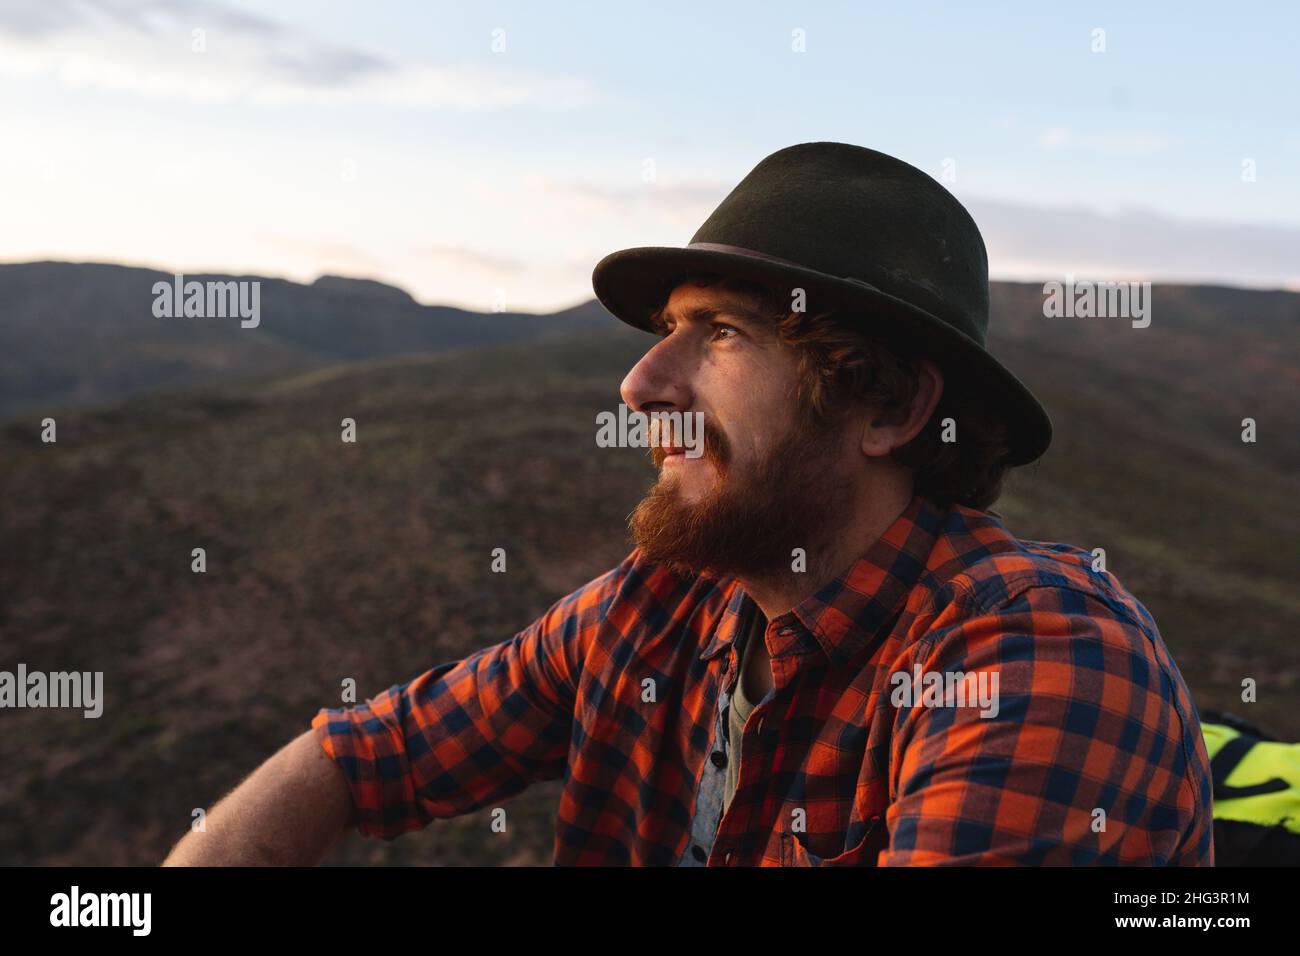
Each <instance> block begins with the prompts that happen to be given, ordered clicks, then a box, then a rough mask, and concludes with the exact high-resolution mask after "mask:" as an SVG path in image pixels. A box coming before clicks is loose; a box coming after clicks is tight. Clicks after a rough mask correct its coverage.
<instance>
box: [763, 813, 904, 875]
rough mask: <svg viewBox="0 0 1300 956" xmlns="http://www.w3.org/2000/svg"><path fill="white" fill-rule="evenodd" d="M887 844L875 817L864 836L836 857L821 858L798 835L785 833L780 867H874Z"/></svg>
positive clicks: (883, 829)
mask: <svg viewBox="0 0 1300 956" xmlns="http://www.w3.org/2000/svg"><path fill="white" fill-rule="evenodd" d="M888 843H889V835H888V833H887V832H886V831H885V828H884V827H883V826H882V825H881V822H880V818H879V817H876V818H875V819H874V820H872V821H871V824H870V825H869V826H868V827H867V832H866V835H865V836H863V838H862V839H861V840H860V841H859V842H858V843H857V845H856V846H853V847H850V848H849V849H847V850H845V851H844V852H843V853H841V854H839V855H838V856H827V857H822V856H818V855H817V854H815V853H813V852H812V851H811V850H809V849H808V847H807V846H805V845H804V842H803V838H802V836H801V835H800V834H798V833H793V832H791V831H788V830H787V831H785V832H783V833H782V834H781V865H782V866H875V865H876V858H877V857H878V856H879V855H880V851H881V850H883V849H885V848H886V847H887V846H888Z"/></svg>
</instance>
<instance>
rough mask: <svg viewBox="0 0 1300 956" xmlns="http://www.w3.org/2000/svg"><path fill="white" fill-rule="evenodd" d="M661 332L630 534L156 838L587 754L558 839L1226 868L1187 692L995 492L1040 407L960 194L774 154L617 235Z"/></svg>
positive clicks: (266, 831)
mask: <svg viewBox="0 0 1300 956" xmlns="http://www.w3.org/2000/svg"><path fill="white" fill-rule="evenodd" d="M593 284H594V287H595V290H596V294H597V296H598V298H599V299H600V300H601V302H602V303H604V304H605V306H606V307H607V308H608V309H609V310H610V311H611V312H612V313H613V314H614V315H616V316H618V317H619V318H621V319H623V320H624V321H627V322H629V323H631V324H633V325H636V326H638V327H640V328H644V329H647V330H650V331H653V332H655V333H656V334H658V335H659V336H660V338H659V340H658V341H657V342H656V343H655V344H654V345H653V347H652V348H650V349H649V351H648V352H647V353H646V354H645V356H644V357H643V358H642V359H641V361H640V362H639V363H638V364H637V365H636V366H635V367H634V368H633V369H632V370H631V371H630V372H629V373H628V375H627V378H626V379H625V380H624V382H623V386H622V394H623V398H624V400H625V401H626V403H627V404H628V405H629V406H630V407H631V408H633V409H634V410H636V411H638V412H642V413H646V414H651V413H656V412H666V413H672V412H678V413H695V412H700V413H702V414H703V417H704V426H705V431H704V438H705V441H704V450H705V453H704V454H703V456H701V457H693V456H688V455H686V454H684V453H683V449H682V448H681V447H671V445H670V446H669V447H658V448H655V450H654V452H653V458H654V461H655V464H656V466H657V467H658V468H659V469H660V477H659V481H658V483H657V484H656V485H655V486H654V487H653V488H652V489H651V491H650V492H649V493H648V495H647V496H646V498H645V499H644V500H643V501H642V502H641V504H640V505H639V506H638V507H637V509H636V511H635V513H634V514H633V515H632V518H631V521H630V524H631V529H632V532H633V537H634V540H635V544H636V547H635V549H634V550H633V551H632V552H631V553H630V554H629V555H628V556H627V558H626V559H625V560H624V561H623V562H622V563H620V564H619V565H618V566H617V567H615V568H613V569H612V570H610V571H609V572H608V573H606V574H604V575H602V576H600V577H598V578H597V579H595V580H593V581H591V582H589V583H588V584H586V585H584V586H583V587H581V588H579V589H578V590H576V591H574V592H573V593H572V594H569V595H567V596H566V597H564V598H562V599H560V600H559V601H558V602H556V604H555V605H554V606H552V607H551V608H550V610H548V611H547V612H546V613H545V614H544V615H542V616H541V617H540V618H539V619H537V620H536V621H534V622H533V623H532V624H531V625H530V626H529V627H527V628H526V629H524V630H523V631H521V632H519V633H518V634H517V635H515V637H514V638H513V639H511V640H507V641H504V642H503V643H499V644H496V645H494V646H491V647H487V648H485V649H483V650H480V651H478V652H476V653H474V654H472V655H470V656H468V657H467V658H465V659H464V660H461V661H454V662H449V663H445V664H442V665H440V666H438V667H435V668H433V669H432V670H430V671H428V672H427V673H425V674H423V675H421V676H419V677H417V678H415V679H414V680H412V681H409V682H408V683H406V684H401V685H397V686H394V687H392V688H390V689H389V690H388V691H386V692H385V693H383V694H381V695H380V696H379V697H377V698H375V699H374V700H370V701H368V702H367V703H366V704H364V705H361V706H357V707H350V708H332V709H323V710H321V711H320V712H319V713H318V714H317V715H316V717H315V719H314V720H313V722H312V730H311V731H309V732H307V733H304V734H303V735H302V736H301V737H300V738H298V739H297V740H296V741H294V742H292V743H291V744H289V745H288V746H287V747H286V748H285V749H284V750H282V751H281V752H280V753H279V754H277V755H275V756H274V757H272V758H271V759H270V760H269V761H268V762H267V763H266V764H265V765H263V767H262V768H260V769H259V770H258V771H257V772H255V773H254V774H253V775H252V776H251V777H250V778H249V779H248V780H247V781H245V782H244V783H243V784H242V785H241V786H240V787H239V788H238V789H236V790H235V791H234V792H233V793H232V794H231V795H230V796H229V797H228V798H227V799H226V800H224V801H222V803H221V804H219V805H218V806H217V807H216V808H215V809H214V810H213V812H212V813H211V814H210V815H209V818H208V822H207V829H206V832H205V833H193V834H190V835H188V836H187V837H186V838H185V839H184V840H183V841H181V843H180V844H179V845H178V846H177V848H176V850H175V851H174V852H173V853H172V855H171V857H170V858H169V860H168V862H169V863H196V862H214V863H248V862H271V863H303V862H316V861H319V860H320V859H321V858H322V857H323V855H324V854H325V852H326V851H327V850H328V848H329V846H330V845H331V844H332V842H333V841H334V840H335V839H336V838H337V837H338V836H339V834H340V833H341V832H342V831H343V830H344V828H345V827H346V826H347V825H349V824H351V825H354V826H355V827H356V828H358V829H359V830H360V831H361V832H363V833H366V834H369V835H373V836H379V837H383V838H392V837H395V836H397V835H399V834H401V833H403V832H406V831H408V830H413V829H418V828H421V827H424V826H426V825H427V824H428V823H429V822H430V821H432V820H434V819H439V818H445V817H451V816H455V815H457V814H462V813H467V812H470V811H473V810H477V809H480V808H483V807H489V806H497V805H499V804H500V803H502V802H503V801H505V800H506V799H507V798H509V797H511V796H513V795H514V794H517V793H518V792H519V791H521V790H523V789H524V788H525V787H527V786H528V784H530V783H531V782H533V781H535V780H545V779H559V778H563V779H564V781H565V785H564V791H563V795H562V798H561V803H560V808H559V819H558V821H557V827H556V835H555V857H556V862H557V863H564V864H648V865H684V866H696V865H706V864H707V865H712V866H751V865H760V864H761V865H786V866H804V865H868V866H869V865H900V864H953V863H957V864H1156V865H1161V864H1190V865H1210V864H1211V863H1212V862H1213V851H1212V847H1211V833H1212V829H1211V814H1210V811H1211V804H1210V773H1209V764H1208V760H1207V758H1206V753H1205V747H1204V743H1203V741H1202V739H1201V732H1200V725H1199V720H1198V715H1197V712H1196V708H1195V707H1194V705H1193V703H1192V700H1191V697H1190V695H1189V694H1188V691H1187V687H1186V685H1185V684H1184V682H1183V679H1182V676H1181V675H1180V674H1179V671H1178V668H1177V667H1176V666H1175V664H1174V662H1173V660H1172V659H1171V658H1170V656H1169V652H1168V651H1167V649H1166V648H1165V646H1164V643H1163V641H1162V639H1161V637H1160V635H1159V632H1158V631H1157V629H1156V625H1155V622H1154V621H1153V620H1152V619H1151V616H1150V615H1149V614H1148V613H1147V611H1146V610H1145V608H1143V607H1142V605H1141V604H1140V603H1138V601H1137V600H1136V599H1135V598H1134V597H1133V596H1132V595H1130V594H1129V593H1128V592H1127V591H1126V590H1124V588H1123V587H1122V586H1121V585H1120V584H1119V582H1118V581H1117V580H1115V578H1114V577H1113V576H1111V575H1110V574H1109V573H1107V572H1104V571H1097V570H1094V568H1093V564H1092V555H1091V553H1090V552H1086V551H1083V550H1080V549H1078V548H1074V547H1071V546H1069V545H1062V544H1048V543H1040V542H1028V541H1020V540H1018V539H1016V538H1015V537H1014V536H1013V535H1012V534H1011V533H1010V532H1009V531H1008V530H1007V529H1006V528H1005V527H1004V525H1003V524H1002V522H1001V520H1000V518H999V517H998V516H997V515H996V513H994V512H991V511H988V510H987V509H988V507H989V506H990V505H991V504H992V503H993V502H994V501H995V500H996V498H997V496H998V492H999V489H1000V486H1001V482H1002V478H1003V475H1004V474H1005V472H1006V470H1007V469H1008V468H1009V467H1012V466H1015V465H1021V464H1025V463H1028V462H1030V461H1033V460H1034V459H1036V458H1038V457H1039V456H1040V455H1042V453H1043V452H1044V451H1045V450H1046V448H1047V446H1048V444H1049V442H1050V439H1051V425H1050V422H1049V420H1048V418H1047V415H1046V413H1045V412H1044V411H1043V409H1042V407H1041V406H1040V405H1039V403H1038V402H1037V401H1036V400H1035V399H1034V397H1033V396H1032V395H1031V394H1030V393H1029V392H1028V390H1027V389H1026V388H1025V387H1024V386H1023V385H1022V384H1021V383H1020V382H1019V381H1018V380H1017V379H1016V378H1015V377H1014V376H1013V375H1012V374H1011V373H1010V372H1009V371H1007V370H1006V369H1005V368H1003V367H1002V366H1001V365H1000V364H998V363H997V361H996V360H994V359H993V357H992V356H991V355H990V354H989V353H988V352H987V351H986V349H985V347H984V342H985V333H986V329H987V323H988V279H987V261H986V255H985V250H984V245H983V241H982V239H981V238H980V235H979V231H978V229H977V228H976V226H975V224H974V222H973V221H972V220H971V219H970V217H969V216H968V215H967V213H966V211H965V210H964V209H963V208H962V207H961V205H960V204H959V203H958V202H957V201H956V200H955V199H954V198H953V197H952V196H951V195H950V194H949V193H948V192H947V191H946V190H945V189H944V188H943V187H942V186H940V185H939V184H938V183H936V182H935V181H934V180H933V179H931V178H930V177H928V176H926V175H925V174H924V173H922V172H920V171H919V170H917V169H915V168H913V167H911V166H909V165H907V164H906V163H903V162H900V161H899V160H896V159H893V158H891V157H888V156H885V155H883V154H881V153H878V152H875V151H873V150H869V149H864V148H861V147H856V146H851V145H846V144H842V143H806V144H802V145H798V146H792V147H789V148H787V149H783V150H780V151H778V152H777V153H774V154H773V155H771V156H769V157H767V158H766V159H765V160H763V161H762V162H761V163H760V164H759V165H758V166H757V167H755V169H754V170H753V171H751V172H750V174H749V175H748V176H747V177H745V179H744V180H743V181H742V182H741V183H740V184H739V185H738V186H737V187H736V189H735V190H733V191H732V193H731V194H730V195H729V196H727V198H726V199H725V200H723V202H722V204H721V205H720V206H719V207H718V208H717V210H715V211H714V213H713V214H712V215H711V216H710V217H709V219H708V220H707V221H706V222H705V223H704V225H703V226H702V227H701V228H700V229H699V230H698V231H697V233H696V235H695V236H694V238H693V239H692V241H691V244H690V245H689V246H687V247H686V248H684V249H672V248H643V249H631V250H624V251H622V252H618V253H614V254H613V255H610V256H607V257H606V258H605V259H604V260H602V261H601V262H600V263H599V264H598V265H597V267H596V271H595V274H594V276H593Z"/></svg>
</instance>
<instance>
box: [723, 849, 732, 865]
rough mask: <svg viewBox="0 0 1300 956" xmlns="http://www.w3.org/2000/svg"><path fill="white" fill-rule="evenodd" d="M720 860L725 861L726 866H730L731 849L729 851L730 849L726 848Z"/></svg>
mask: <svg viewBox="0 0 1300 956" xmlns="http://www.w3.org/2000/svg"><path fill="white" fill-rule="evenodd" d="M722 862H723V863H725V864H727V866H730V865H731V851H730V850H728V851H727V853H726V855H725V856H723V858H722Z"/></svg>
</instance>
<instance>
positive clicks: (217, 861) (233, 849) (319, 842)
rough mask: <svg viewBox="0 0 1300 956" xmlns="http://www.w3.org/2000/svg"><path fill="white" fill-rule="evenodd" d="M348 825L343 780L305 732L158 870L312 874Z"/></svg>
mask: <svg viewBox="0 0 1300 956" xmlns="http://www.w3.org/2000/svg"><path fill="white" fill-rule="evenodd" d="M351 819H352V795H351V791H350V790H349V788H348V784H347V780H346V778H345V777H344V776H343V772H342V771H341V770H339V768H338V767H337V766H336V765H335V763H334V761H333V760H331V759H330V758H329V756H328V755H327V754H326V753H325V751H324V750H322V749H321V746H320V744H319V743H318V742H317V740H316V737H315V733H314V732H313V731H311V730H308V731H307V732H306V733H304V734H302V735H301V736H299V737H296V738H294V739H293V740H291V741H290V742H289V743H287V744H285V746H284V747H282V748H281V749H280V750H279V751H278V752H277V753H275V754H274V755H273V756H272V757H271V758H270V759H268V760H267V761H266V762H265V763H263V764H262V765H261V766H260V767H258V768H257V769H256V770H255V771H253V773H252V774H250V775H249V777H248V778H247V779H246V780H244V782H243V783H241V784H240V785H239V786H238V787H236V788H235V789H234V790H233V791H231V793H230V794H229V795H228V796H226V798H225V799H223V800H222V801H221V802H220V803H218V804H217V805H216V806H215V807H214V808H213V809H212V812H211V813H209V814H208V815H207V819H206V821H205V828H204V830H203V831H191V832H190V833H188V834H186V835H185V837H184V838H183V839H182V840H181V841H180V842H179V843H177V844H176V846H175V847H174V848H173V849H172V852H171V854H170V855H169V856H168V857H167V859H166V860H164V861H163V864H162V865H163V866H315V865H316V864H318V863H320V861H321V860H322V859H324V858H325V855H326V854H327V853H328V852H329V851H330V849H331V848H333V846H334V844H335V843H336V842H338V839H339V838H340V837H341V836H342V835H343V832H344V830H345V828H346V827H347V825H348V824H349V823H350V822H351Z"/></svg>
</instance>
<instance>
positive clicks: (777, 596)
mask: <svg viewBox="0 0 1300 956" xmlns="http://www.w3.org/2000/svg"><path fill="white" fill-rule="evenodd" d="M857 500H858V501H859V502H860V505H859V507H857V508H856V509H854V511H853V512H852V513H850V514H849V515H846V516H845V517H844V519H843V520H841V521H837V523H836V524H835V526H834V527H833V528H829V529H826V530H825V531H824V533H823V534H822V535H821V536H820V538H821V540H817V541H810V542H809V544H808V546H807V547H806V549H805V550H806V552H807V570H805V571H794V570H787V569H782V570H781V571H780V572H778V573H776V574H773V575H771V576H765V577H750V576H742V577H738V579H737V580H739V581H740V585H741V587H743V588H744V589H745V593H746V594H748V595H749V596H750V597H751V598H753V600H754V603H755V604H757V605H758V606H759V608H760V609H761V610H762V611H763V615H764V616H765V617H766V618H767V619H768V620H769V621H770V620H772V619H773V618H775V617H779V616H780V615H782V614H784V613H785V612H787V611H789V610H790V609H791V608H793V607H795V606H796V605H798V604H799V603H800V602H801V601H803V600H804V599H805V598H807V597H809V596H810V595H813V594H816V593H817V592H818V591H819V590H821V588H822V587H824V586H825V585H826V584H829V583H830V582H831V581H833V580H835V579H836V578H837V577H839V576H840V575H841V574H843V573H844V572H845V571H846V570H848V569H849V567H851V566H852V565H853V563H854V562H855V561H857V560H858V558H860V557H862V555H863V554H865V553H866V551H867V549H869V548H870V547H871V546H872V545H873V544H874V543H875V542H876V541H877V540H878V539H879V538H880V536H881V535H882V534H884V533H885V532H886V531H887V530H889V526H890V525H892V524H893V523H894V522H895V521H896V520H898V516H899V515H901V514H902V513H903V512H904V511H906V510H907V506H908V505H909V504H911V501H912V490H911V482H908V483H907V484H906V485H904V486H894V487H891V488H887V489H884V490H883V491H878V492H877V493H876V494H874V495H871V496H869V497H866V498H862V497H859V498H858V499H857ZM792 560H793V559H792Z"/></svg>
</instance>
